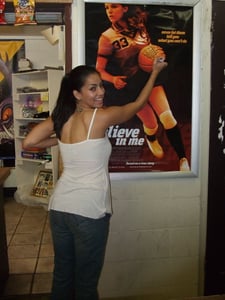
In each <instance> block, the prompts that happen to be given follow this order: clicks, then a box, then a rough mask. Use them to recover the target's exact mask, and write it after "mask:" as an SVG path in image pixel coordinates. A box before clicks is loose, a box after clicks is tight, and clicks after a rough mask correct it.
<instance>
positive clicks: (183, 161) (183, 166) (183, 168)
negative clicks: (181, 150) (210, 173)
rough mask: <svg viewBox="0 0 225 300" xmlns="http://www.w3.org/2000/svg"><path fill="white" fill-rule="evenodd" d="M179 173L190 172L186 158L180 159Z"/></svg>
mask: <svg viewBox="0 0 225 300" xmlns="http://www.w3.org/2000/svg"><path fill="white" fill-rule="evenodd" d="M180 171H183V172H188V171H190V167H189V163H188V160H187V158H186V157H183V158H181V159H180Z"/></svg>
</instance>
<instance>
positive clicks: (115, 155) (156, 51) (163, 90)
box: [85, 2, 193, 172]
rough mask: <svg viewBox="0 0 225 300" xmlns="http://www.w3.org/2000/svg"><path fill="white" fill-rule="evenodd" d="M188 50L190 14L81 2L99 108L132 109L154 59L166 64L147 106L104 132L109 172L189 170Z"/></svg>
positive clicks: (174, 8) (155, 7)
mask: <svg viewBox="0 0 225 300" xmlns="http://www.w3.org/2000/svg"><path fill="white" fill-rule="evenodd" d="M132 3H133V2H132ZM192 50H193V8H192V7H184V6H168V5H140V4H135V3H134V4H122V3H121V4H118V3H110V2H109V3H108V2H107V3H97V2H96V3H89V2H85V60H86V64H88V65H93V66H96V68H97V69H98V70H99V72H100V73H101V77H102V79H103V82H104V86H105V89H106V94H105V106H110V105H123V104H126V103H129V102H132V101H135V99H136V97H137V96H138V94H139V92H140V91H141V89H142V88H143V86H144V83H145V81H146V79H147V78H148V76H149V73H150V72H151V70H152V61H153V60H154V58H155V57H156V56H160V57H164V58H165V59H166V61H167V62H168V67H167V68H166V69H165V70H163V72H162V73H161V74H160V75H159V77H158V79H157V82H156V84H155V87H154V88H153V90H152V93H151V95H150V97H149V101H148V103H147V105H146V106H145V107H144V108H143V109H142V110H141V111H140V112H138V113H137V115H136V116H135V117H133V118H132V119H131V120H129V121H128V122H126V123H125V124H120V125H115V126H112V127H110V128H109V130H108V136H109V138H110V141H111V143H112V146H113V151H112V155H111V159H110V163H109V170H110V172H170V171H185V172H189V171H190V170H191V166H190V161H191V150H192V149H191V142H192V136H191V132H192V121H191V120H192V52H193V51H192Z"/></svg>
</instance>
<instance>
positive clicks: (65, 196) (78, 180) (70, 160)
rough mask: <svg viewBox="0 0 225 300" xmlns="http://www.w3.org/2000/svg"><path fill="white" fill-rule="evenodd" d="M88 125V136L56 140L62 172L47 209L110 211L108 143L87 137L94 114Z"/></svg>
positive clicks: (90, 213)
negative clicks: (66, 140) (69, 140)
mask: <svg viewBox="0 0 225 300" xmlns="http://www.w3.org/2000/svg"><path fill="white" fill-rule="evenodd" d="M96 112H97V109H95V110H94V112H93V116H92V119H91V122H90V125H89V130H88V135H87V139H86V140H84V141H82V142H79V143H74V144H65V143H62V142H61V141H58V142H59V149H60V153H61V156H62V161H63V173H62V175H61V177H60V178H59V180H58V181H57V183H56V186H55V189H54V192H53V194H52V196H51V198H50V202H49V209H53V210H57V211H63V212H68V213H74V214H78V215H82V216H85V217H89V218H93V219H98V218H101V217H102V216H104V215H105V213H110V214H111V213H112V206H111V190H110V181H109V174H108V161H109V156H110V154H111V149H112V147H111V144H110V142H109V139H108V137H107V135H105V137H104V138H99V139H89V136H90V132H91V129H92V126H93V122H94V118H95V114H96Z"/></svg>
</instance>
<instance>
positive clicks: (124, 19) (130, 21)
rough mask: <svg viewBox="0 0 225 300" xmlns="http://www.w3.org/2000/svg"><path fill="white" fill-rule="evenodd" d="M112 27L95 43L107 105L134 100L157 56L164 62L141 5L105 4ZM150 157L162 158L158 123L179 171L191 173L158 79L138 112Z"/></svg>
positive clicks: (174, 120) (178, 132)
mask: <svg viewBox="0 0 225 300" xmlns="http://www.w3.org/2000/svg"><path fill="white" fill-rule="evenodd" d="M104 5H105V11H106V15H107V17H108V19H109V21H110V22H111V27H110V28H108V29H107V30H106V31H104V32H103V33H102V34H101V36H100V38H99V41H98V51H97V61H96V68H97V70H98V71H99V72H100V73H101V77H102V79H103V80H104V81H105V82H106V83H107V88H106V96H105V98H106V103H105V104H106V105H123V104H125V103H129V102H131V101H134V100H135V99H136V97H137V95H138V93H139V92H140V90H141V89H142V87H143V86H144V84H145V81H146V80H147V78H148V76H149V72H151V70H152V69H151V67H152V62H153V60H154V59H155V58H156V57H161V58H162V59H166V55H165V53H164V51H163V49H162V48H160V47H159V46H157V45H153V44H151V39H150V36H149V34H148V31H147V29H146V26H145V23H146V21H147V13H146V12H145V10H144V9H143V7H142V6H141V5H128V4H120V3H105V4H104ZM137 116H138V118H139V119H140V120H141V122H142V125H143V130H144V133H145V139H146V142H147V145H148V147H149V149H150V150H151V152H152V154H153V155H154V156H155V157H156V158H158V159H162V158H163V157H164V150H163V148H162V146H161V145H160V143H159V141H158V139H157V131H158V127H159V124H158V120H159V121H160V123H161V124H162V126H163V128H164V130H165V132H166V136H167V138H168V140H169V142H170V144H171V145H172V147H173V149H174V151H175V152H176V154H177V157H178V170H180V171H190V168H189V162H188V160H187V158H186V154H185V149H184V145H183V142H182V137H181V134H180V130H179V127H178V125H177V121H176V119H175V117H174V115H173V113H172V111H171V108H170V105H169V102H168V99H167V96H166V93H165V90H164V87H163V78H162V76H159V78H158V80H157V82H156V84H155V87H154V88H153V90H152V93H151V95H150V97H149V101H148V104H146V106H145V107H144V108H143V109H142V110H141V111H139V112H138V113H137Z"/></svg>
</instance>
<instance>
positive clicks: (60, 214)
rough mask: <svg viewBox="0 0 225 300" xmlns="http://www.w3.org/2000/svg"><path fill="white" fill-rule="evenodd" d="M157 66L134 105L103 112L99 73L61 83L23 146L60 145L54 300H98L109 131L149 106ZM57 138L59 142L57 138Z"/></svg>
mask: <svg viewBox="0 0 225 300" xmlns="http://www.w3.org/2000/svg"><path fill="white" fill-rule="evenodd" d="M166 65H167V64H166V63H165V62H163V61H156V62H155V64H154V68H153V72H152V74H151V76H150V77H149V80H148V81H147V83H146V85H145V87H144V88H143V90H142V91H141V93H140V95H139V96H138V97H137V99H136V101H134V102H132V103H129V104H127V105H124V106H113V107H107V108H103V99H104V95H105V89H104V87H103V83H102V80H101V77H100V74H99V72H98V71H97V70H96V69H95V68H93V67H88V66H78V67H76V68H74V69H73V70H72V71H71V72H70V73H69V74H67V75H65V77H64V78H63V80H62V83H61V88H60V91H59V96H58V99H57V103H56V107H55V109H54V110H53V113H52V115H51V116H50V117H49V118H48V119H47V120H45V121H43V123H40V124H39V125H37V126H35V127H34V128H33V130H32V131H31V132H30V133H29V134H28V136H27V137H26V138H25V140H24V142H23V147H24V148H25V149H26V148H29V147H43V148H46V147H51V146H54V145H57V144H59V148H60V152H61V156H62V160H63V167H64V168H63V172H62V175H61V177H60V178H59V180H58V182H57V184H56V187H55V189H54V192H53V195H52V197H51V199H50V204H49V210H50V212H49V215H50V224H51V230H52V236H53V245H54V252H55V260H54V262H55V266H54V275H53V286H52V298H51V299H52V300H64V299H65V300H70V299H76V300H84V299H86V300H96V299H98V292H97V285H98V280H99V277H100V273H101V269H102V266H103V261H104V255H105V248H106V242H107V238H108V232H109V220H110V215H111V214H112V207H111V194H110V182H109V175H108V160H109V156H110V153H111V144H110V142H109V140H108V137H107V134H106V133H107V129H108V127H109V126H111V125H115V124H120V123H123V122H126V121H127V120H128V119H130V118H131V117H133V116H134V115H135V114H136V113H137V111H138V110H140V109H141V108H142V107H143V106H144V105H145V103H146V101H147V99H148V97H149V94H150V92H151V90H152V87H153V85H154V82H155V79H156V77H157V75H158V73H159V72H160V71H161V70H162V69H163V68H164V67H165V66H166ZM54 133H55V134H56V137H55V136H54V135H53V134H54Z"/></svg>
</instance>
